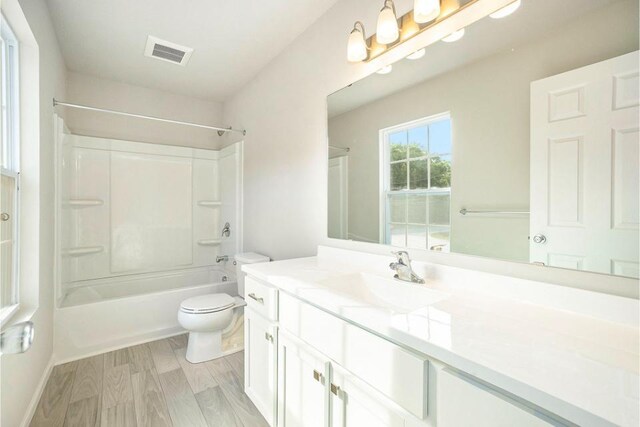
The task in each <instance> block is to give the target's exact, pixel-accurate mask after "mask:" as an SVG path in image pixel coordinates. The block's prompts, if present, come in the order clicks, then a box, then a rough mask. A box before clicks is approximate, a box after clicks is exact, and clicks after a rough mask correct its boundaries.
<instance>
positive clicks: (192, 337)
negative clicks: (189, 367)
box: [186, 331, 223, 363]
mask: <svg viewBox="0 0 640 427" xmlns="http://www.w3.org/2000/svg"><path fill="white" fill-rule="evenodd" d="M222 355H223V354H222V331H215V332H189V343H188V344H187V355H186V358H187V361H189V362H191V363H200V362H206V361H208V360H213V359H216V358H218V357H221V356H222Z"/></svg>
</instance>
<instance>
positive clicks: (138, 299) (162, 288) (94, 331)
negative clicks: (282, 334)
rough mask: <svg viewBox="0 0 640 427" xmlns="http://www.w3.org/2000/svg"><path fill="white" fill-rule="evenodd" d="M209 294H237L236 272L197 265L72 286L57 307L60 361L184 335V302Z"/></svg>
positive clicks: (57, 354)
mask: <svg viewBox="0 0 640 427" xmlns="http://www.w3.org/2000/svg"><path fill="white" fill-rule="evenodd" d="M209 293H227V294H229V295H231V296H237V295H238V288H237V283H236V280H235V276H234V275H233V274H232V273H230V272H228V271H225V270H222V269H219V268H198V269H190V270H183V271H172V272H170V273H153V274H145V275H136V276H123V277H117V278H109V279H99V280H94V281H91V282H84V283H83V284H82V286H74V285H73V284H70V285H67V286H65V287H64V293H63V295H62V296H61V298H60V300H59V301H60V303H59V305H58V307H57V308H56V310H55V322H54V324H55V343H54V358H55V363H56V364H59V363H64V362H67V361H71V360H76V359H80V358H83V357H88V356H91V355H94V354H99V353H104V352H106V351H111V350H115V349H118V348H122V347H127V346H130V345H134V344H139V343H143V342H147V341H153V340H156V339H161V338H164V337H168V336H172V335H176V334H179V333H183V332H185V331H184V330H183V329H182V328H181V327H180V325H179V324H178V319H177V314H178V309H179V308H180V303H181V302H182V301H183V300H184V299H186V298H189V297H193V296H196V295H204V294H209Z"/></svg>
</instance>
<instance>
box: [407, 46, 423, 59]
mask: <svg viewBox="0 0 640 427" xmlns="http://www.w3.org/2000/svg"><path fill="white" fill-rule="evenodd" d="M426 52H427V50H426V49H425V48H422V49H420V50H416V51H415V52H413V53H412V54H410V55H407V59H420V58H422V57H423V56H424V54H425V53H426Z"/></svg>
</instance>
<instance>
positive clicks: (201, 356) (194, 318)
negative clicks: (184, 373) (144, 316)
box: [178, 252, 269, 363]
mask: <svg viewBox="0 0 640 427" xmlns="http://www.w3.org/2000/svg"><path fill="white" fill-rule="evenodd" d="M235 260H236V273H237V283H238V293H239V294H240V296H239V297H232V296H230V295H228V294H208V295H199V296H196V297H192V298H187V299H186V300H184V301H182V303H181V304H180V310H179V311H178V323H180V325H181V326H182V327H183V328H184V329H186V330H187V331H189V343H188V345H187V354H186V358H187V360H188V361H189V362H191V363H200V362H205V361H207V360H212V359H215V358H218V357H221V356H223V352H222V332H223V331H224V329H225V328H227V327H228V326H229V325H230V324H231V321H232V319H233V316H234V309H236V308H238V307H242V306H244V305H246V304H245V302H244V299H243V298H242V296H243V294H244V273H242V270H241V267H242V265H244V264H253V263H258V262H268V261H269V258H268V257H266V256H264V255H259V254H256V253H253V252H247V253H244V254H238V255H236V256H235Z"/></svg>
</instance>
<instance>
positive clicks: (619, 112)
mask: <svg viewBox="0 0 640 427" xmlns="http://www.w3.org/2000/svg"><path fill="white" fill-rule="evenodd" d="M638 58H639V57H638V52H632V53H629V54H627V55H623V56H620V57H617V58H613V59H610V60H607V61H603V62H599V63H597V64H593V65H589V66H586V67H582V68H579V69H576V70H572V71H569V72H566V73H563V74H559V75H557V76H553V77H549V78H546V79H543V80H539V81H537V82H533V83H532V84H531V229H530V235H531V243H530V260H531V262H542V263H544V264H546V265H550V266H554V267H564V268H573V269H579V270H587V271H595V272H600V273H607V274H623V275H625V276H632V277H638V256H639V249H638V247H639V245H640V239H639V234H638V229H639V227H638V216H639V214H640V209H639V203H640V198H639V196H638V193H639V192H640V179H639V175H638V171H639V166H640V162H639V157H640V156H639V150H638V147H639V140H638V138H639V136H640V135H639V132H638V129H639V119H638V115H639V113H640V109H639V108H638V104H639V102H638ZM541 236H544V237H545V239H541V238H540V237H541ZM534 237H537V238H535V239H534Z"/></svg>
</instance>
